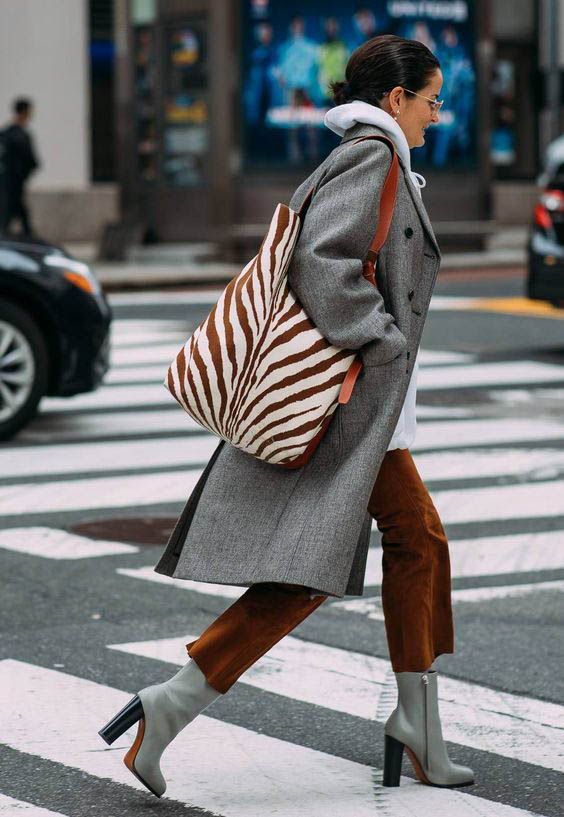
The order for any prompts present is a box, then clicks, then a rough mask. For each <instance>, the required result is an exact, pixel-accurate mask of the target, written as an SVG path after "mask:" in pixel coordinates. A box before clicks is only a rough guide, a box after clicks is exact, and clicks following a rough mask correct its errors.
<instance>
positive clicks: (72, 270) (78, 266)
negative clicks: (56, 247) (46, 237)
mask: <svg viewBox="0 0 564 817" xmlns="http://www.w3.org/2000/svg"><path fill="white" fill-rule="evenodd" d="M43 261H44V263H45V264H47V266H49V267H58V268H59V269H60V271H61V274H62V275H63V276H64V277H65V278H66V279H67V281H69V282H70V283H71V284H73V285H74V286H76V287H79V288H80V289H83V290H84V292H89V293H90V294H91V295H100V294H101V291H102V290H101V288H100V284H99V282H98V279H97V278H96V276H95V275H94V273H93V272H92V270H91V269H90V267H89V266H88V264H84V263H83V262H82V261H74V260H73V259H72V258H67V257H66V256H65V255H46V256H45V258H44V259H43Z"/></svg>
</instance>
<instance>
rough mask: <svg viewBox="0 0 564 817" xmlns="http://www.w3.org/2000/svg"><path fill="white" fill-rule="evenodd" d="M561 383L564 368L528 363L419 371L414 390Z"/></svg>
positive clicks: (472, 365)
mask: <svg viewBox="0 0 564 817" xmlns="http://www.w3.org/2000/svg"><path fill="white" fill-rule="evenodd" d="M561 380H564V366H555V365H553V364H551V363H537V362H535V361H528V360H504V361H502V362H499V363H475V364H468V363H467V364H464V365H463V366H434V367H429V368H421V370H420V372H419V375H418V377H417V389H418V390H420V391H429V390H431V389H460V388H478V387H480V386H500V385H504V384H505V383H550V382H553V381H554V382H558V381H561Z"/></svg>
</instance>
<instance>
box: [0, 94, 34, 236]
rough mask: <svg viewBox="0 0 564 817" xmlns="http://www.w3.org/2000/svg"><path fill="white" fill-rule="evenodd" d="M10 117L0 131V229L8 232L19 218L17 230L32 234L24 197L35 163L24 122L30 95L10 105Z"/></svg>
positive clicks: (29, 114)
mask: <svg viewBox="0 0 564 817" xmlns="http://www.w3.org/2000/svg"><path fill="white" fill-rule="evenodd" d="M12 109H13V114H14V116H13V120H12V122H11V124H10V125H8V126H7V127H5V128H4V129H3V130H2V131H0V190H1V192H0V232H1V233H2V234H6V233H9V232H10V227H11V223H12V221H13V220H14V219H19V221H20V232H21V234H23V235H24V236H31V235H33V229H32V227H31V222H30V217H29V211H28V208H27V204H26V201H25V185H26V183H27V180H28V179H29V177H30V175H31V174H32V173H33V171H34V170H37V168H38V167H39V161H38V159H37V156H36V153H35V148H34V145H33V139H32V137H31V134H30V133H29V130H28V125H29V122H30V120H31V117H32V115H33V104H32V102H31V100H30V99H26V98H24V97H20V98H18V99H16V100H15V101H14V103H13V106H12Z"/></svg>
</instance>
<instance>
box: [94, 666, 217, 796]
mask: <svg viewBox="0 0 564 817" xmlns="http://www.w3.org/2000/svg"><path fill="white" fill-rule="evenodd" d="M220 694H221V693H220V692H218V691H217V690H216V689H214V688H213V687H212V686H210V684H208V682H207V680H206V677H205V675H204V674H203V672H202V671H201V670H200V668H199V667H198V665H197V664H196V662H195V661H194V660H193V659H190V660H189V662H188V663H187V664H186V665H185V666H184V667H182V669H180V670H179V671H178V672H177V673H176V675H173V677H172V678H170V679H169V680H168V681H165V682H164V683H162V684H155V685H154V686H149V687H145V689H142V690H141V691H140V692H139V693H138V694H137V695H135V696H134V697H133V698H132V699H131V701H129V703H128V704H126V706H125V707H124V708H123V709H122V710H121V711H120V712H118V714H117V715H116V716H115V717H114V718H113V719H112V720H111V721H110V722H109V723H108V724H106V726H105V727H104V728H103V729H101V730H100V732H99V733H98V734H100V735H101V736H102V737H103V739H104V740H105V741H106V743H109V744H111V743H113V742H114V740H116V738H118V737H119V736H120V735H122V734H123V733H124V732H125V731H126V729H129V727H130V726H132V725H133V724H134V723H136V722H137V721H138V722H139V726H138V729H137V736H136V738H135V741H134V743H133V745H132V746H131V749H130V750H129V751H128V753H127V754H126V755H125V757H124V759H123V762H124V763H125V765H126V766H127V768H128V769H129V770H130V771H131V772H133V774H134V775H135V777H137V779H138V780H140V781H141V783H143V785H145V786H146V787H147V788H148V789H149V791H151V792H152V793H153V794H156V795H157V797H162V795H163V794H164V793H165V791H166V782H165V779H164V777H163V775H162V772H161V768H160V764H159V761H160V759H161V755H162V753H163V752H164V750H165V749H166V747H167V746H168V745H169V743H170V742H171V741H172V740H174V738H175V737H176V736H177V735H178V733H179V732H180V731H181V730H182V729H184V727H185V726H186V725H187V724H188V723H190V721H193V720H194V718H195V717H196V716H197V715H199V714H200V712H202V711H203V710H204V709H206V708H207V707H208V706H209V705H210V704H211V703H212V702H213V701H215V699H216V698H218V697H219V696H220Z"/></svg>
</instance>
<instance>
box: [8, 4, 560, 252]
mask: <svg viewBox="0 0 564 817" xmlns="http://www.w3.org/2000/svg"><path fill="white" fill-rule="evenodd" d="M0 31H2V32H3V33H4V43H3V48H2V49H0V61H1V66H0V67H1V70H0V106H1V107H2V108H3V110H4V111H5V118H6V119H7V118H8V115H9V104H10V102H11V100H12V99H13V98H14V97H15V96H17V95H28V96H31V97H32V98H33V99H34V101H35V103H36V116H35V119H34V121H33V122H32V130H33V132H34V135H35V137H36V142H37V146H38V151H39V154H40V157H41V160H42V167H41V169H40V171H39V172H38V173H37V174H36V175H35V176H34V177H33V180H32V182H31V185H30V188H31V205H32V208H33V212H34V215H35V217H36V218H35V221H36V224H37V226H38V229H39V231H40V232H41V233H42V234H44V235H45V236H46V237H50V238H54V239H57V240H72V239H85V240H98V239H99V238H100V235H101V231H102V229H103V227H104V224H106V223H108V222H112V221H116V220H118V219H120V218H122V219H125V220H127V221H130V222H137V223H139V224H141V225H142V234H143V235H144V238H145V240H147V241H193V240H198V241H199V240H215V239H218V238H222V237H224V236H225V235H226V234H229V233H234V234H237V233H238V232H239V233H241V234H244V233H245V231H248V232H249V233H250V234H252V233H253V225H256V229H257V234H258V233H259V232H260V226H261V225H262V224H263V223H264V222H265V221H266V220H267V219H268V217H269V215H270V214H271V212H272V210H273V207H274V206H275V204H276V203H277V202H278V201H288V199H289V197H290V196H291V193H292V192H293V190H294V189H295V187H296V186H297V185H298V184H299V183H300V182H301V181H302V180H303V178H305V176H306V175H308V173H309V172H311V170H312V169H313V168H314V167H315V166H316V165H317V164H318V163H319V162H320V161H321V160H322V159H323V157H324V156H325V155H326V154H327V153H328V152H329V151H330V150H331V149H332V147H334V146H335V145H336V144H338V142H339V137H338V136H336V135H335V134H333V133H332V132H330V131H328V129H327V128H325V127H324V126H323V124H322V120H323V114H324V111H325V110H326V109H327V107H328V106H329V105H330V104H331V102H330V98H329V96H328V91H327V89H328V83H329V82H330V81H331V80H332V79H338V78H339V77H340V76H341V75H342V71H343V69H344V65H345V64H346V59H347V58H348V55H349V54H350V53H351V51H352V50H353V49H354V48H355V47H356V46H357V45H359V44H361V43H362V42H363V41H365V40H366V39H369V38H370V37H372V36H374V35H375V34H379V33H385V32H390V33H395V34H398V35H399V36H406V37H411V38H415V39H419V40H421V41H423V42H425V43H426V44H427V45H428V46H429V48H431V50H432V51H433V52H434V53H436V55H437V57H438V58H439V60H440V62H441V67H442V70H443V75H444V79H445V82H444V86H443V96H444V97H445V104H444V105H443V110H442V111H441V123H440V125H439V126H434V127H433V128H431V129H430V130H429V131H428V132H427V138H426V144H425V146H424V147H423V148H417V149H415V150H414V151H412V165H413V168H414V169H416V170H417V171H419V172H421V173H423V175H424V176H425V177H426V179H427V187H426V189H425V191H424V196H425V203H426V206H427V209H428V210H429V213H430V215H431V217H432V219H433V223H434V224H435V225H436V226H437V234H438V235H439V240H441V236H445V237H448V236H449V235H456V234H457V233H460V232H463V229H462V227H463V226H464V227H465V228H466V229H469V230H470V231H471V230H472V229H475V230H478V231H479V229H480V225H484V224H485V223H487V222H490V223H491V222H492V221H493V222H498V223H506V224H507V223H527V222H528V220H529V217H530V213H531V210H532V206H533V202H534V200H535V196H536V193H537V185H536V179H537V177H538V175H539V173H540V171H541V170H542V156H543V153H544V149H545V147H546V145H547V144H548V143H549V142H550V141H551V140H552V139H553V138H556V136H557V135H559V133H562V132H564V118H563V112H562V111H563V104H562V102H563V98H562V94H563V90H562V89H563V86H564V83H563V82H562V73H563V67H564V0H540V2H536V1H535V0H488V1H487V2H486V0H433V2H425V1H424V0H367V2H365V3H360V2H357V1H356V0H323V2H321V0H42V2H41V3H37V2H35V0H3V2H2V4H1V5H0ZM7 32H14V33H17V36H11V35H10V37H7V36H6V33H7ZM38 68H40V70H38Z"/></svg>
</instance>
